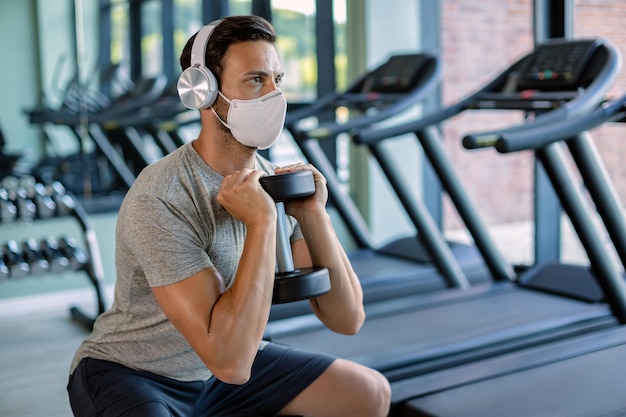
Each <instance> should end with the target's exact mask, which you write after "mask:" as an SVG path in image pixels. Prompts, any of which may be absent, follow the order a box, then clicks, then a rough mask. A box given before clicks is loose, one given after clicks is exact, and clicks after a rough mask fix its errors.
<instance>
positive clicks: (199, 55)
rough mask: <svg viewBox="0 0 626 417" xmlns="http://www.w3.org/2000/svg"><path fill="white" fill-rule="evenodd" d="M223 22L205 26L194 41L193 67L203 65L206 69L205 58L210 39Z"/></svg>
mask: <svg viewBox="0 0 626 417" xmlns="http://www.w3.org/2000/svg"><path fill="white" fill-rule="evenodd" d="M220 22H221V20H216V21H215V22H211V23H209V24H208V25H206V26H203V27H202V28H201V29H200V30H199V31H198V34H197V35H196V38H195V39H194V40H193V45H192V47H191V66H192V67H193V66H194V65H196V66H198V65H202V66H203V67H206V62H205V60H204V57H205V55H206V47H207V46H208V45H209V39H210V38H211V35H212V34H213V31H214V30H215V28H216V27H217V26H218V25H219V24H220Z"/></svg>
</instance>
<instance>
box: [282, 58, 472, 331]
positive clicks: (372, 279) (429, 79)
mask: <svg viewBox="0 0 626 417" xmlns="http://www.w3.org/2000/svg"><path fill="white" fill-rule="evenodd" d="M440 74H441V70H440V66H439V62H438V60H437V58H436V57H435V56H433V55H431V54H428V53H415V54H399V55H392V56H390V57H389V58H388V59H387V60H386V61H385V62H384V63H382V64H381V65H379V66H378V67H376V68H375V69H373V70H371V71H369V72H368V73H367V74H365V75H364V76H362V77H361V78H360V79H358V80H357V81H356V82H355V83H353V84H352V85H351V86H350V87H349V88H348V89H347V90H346V91H345V92H343V93H338V92H335V93H332V94H329V95H327V96H325V97H323V98H321V99H320V100H319V101H317V102H316V103H315V104H313V105H311V106H308V107H305V108H301V109H298V110H294V111H289V112H288V113H287V118H286V123H285V126H286V129H287V130H288V132H289V133H290V134H291V135H292V137H293V138H294V140H295V143H296V144H297V145H298V147H299V149H300V150H301V152H302V154H303V155H304V157H305V158H306V159H307V160H308V161H309V162H310V163H312V164H313V165H314V166H315V167H316V168H317V169H319V170H320V172H321V173H322V174H323V175H324V176H325V177H326V180H327V187H328V192H329V204H330V206H332V207H333V208H335V209H336V211H337V213H338V214H339V216H340V218H341V220H342V221H343V222H344V224H345V225H346V228H347V230H348V232H349V233H350V235H351V237H352V239H353V241H354V244H355V246H356V248H355V249H353V250H348V251H347V252H348V257H349V258H350V260H351V262H352V266H353V268H354V270H355V272H356V273H357V275H358V276H359V278H360V280H361V284H362V287H363V293H364V302H365V303H368V304H369V303H371V302H376V301H381V300H385V299H392V298H396V297H399V296H403V295H407V294H418V293H422V292H428V291H433V290H439V289H444V288H447V287H448V288H461V289H467V288H469V286H470V282H476V281H484V276H485V268H484V264H483V262H482V259H481V258H480V256H478V255H477V252H476V251H475V250H474V248H473V247H470V246H468V245H463V244H457V243H450V242H446V241H445V240H444V238H443V236H442V235H441V233H440V231H439V229H438V226H437V225H436V224H435V222H434V220H433V219H432V218H431V216H430V214H429V212H428V210H427V209H426V207H425V205H424V204H422V202H421V201H412V200H413V199H412V198H409V199H406V198H404V201H401V203H402V205H403V206H404V203H405V202H406V201H409V205H410V210H409V211H407V214H408V216H409V218H410V220H412V221H413V223H414V224H415V226H416V234H412V235H410V236H407V237H405V238H400V239H397V240H394V241H392V242H389V243H388V244H386V245H384V246H383V247H375V245H374V244H373V243H372V239H371V237H370V232H369V227H368V226H367V224H366V222H365V220H364V219H363V217H362V215H361V213H360V212H359V210H358V209H357V207H356V205H355V203H354V201H353V200H352V199H351V197H350V196H349V195H348V193H347V192H346V191H345V189H344V186H343V184H341V181H340V180H339V178H338V174H337V171H336V168H335V166H334V164H333V161H331V160H330V158H329V157H328V156H327V155H326V153H325V152H324V149H323V146H324V145H325V146H328V145H329V144H330V145H335V143H336V142H335V140H336V138H337V135H339V134H342V133H347V132H353V131H355V130H358V129H362V128H364V127H367V126H371V125H372V124H374V123H377V122H381V121H385V120H388V119H390V118H392V117H394V116H396V115H398V114H401V113H403V112H406V111H407V110H409V109H410V108H412V107H413V106H415V105H417V104H420V103H422V102H423V101H424V100H425V99H426V98H427V97H428V96H429V94H431V93H432V92H433V91H434V88H435V87H436V86H437V85H438V84H439V79H440ZM338 108H344V109H348V110H349V111H350V115H351V117H350V118H349V119H348V120H347V121H345V122H341V121H338V120H336V119H337V118H336V114H335V113H336V111H337V109H338ZM311 119H316V120H317V121H318V123H317V124H315V123H313V124H312V123H310V121H311ZM388 178H389V180H390V183H391V185H392V187H394V188H395V184H396V182H397V181H396V182H394V180H395V179H394V178H393V177H388ZM402 197H403V196H401V197H400V199H401V200H403V199H402ZM310 312H311V310H310V307H309V305H308V301H302V302H297V303H290V304H282V305H276V306H273V308H272V312H271V315H270V319H271V320H279V319H282V318H287V317H290V316H294V315H301V314H308V313H310Z"/></svg>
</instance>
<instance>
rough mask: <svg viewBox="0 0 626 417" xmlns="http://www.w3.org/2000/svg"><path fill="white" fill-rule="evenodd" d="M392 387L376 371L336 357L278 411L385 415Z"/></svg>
mask: <svg viewBox="0 0 626 417" xmlns="http://www.w3.org/2000/svg"><path fill="white" fill-rule="evenodd" d="M390 396H391V390H390V387H389V383H388V381H387V380H386V379H385V377H384V376H383V375H381V374H380V373H379V372H378V371H375V370H373V369H370V368H367V367H365V366H363V365H360V364H357V363H355V362H351V361H348V360H344V359H337V360H336V361H335V362H333V364H332V365H331V366H330V367H329V368H328V369H327V370H326V371H325V372H324V373H323V374H322V375H320V377H319V378H318V379H316V380H315V381H314V382H313V383H312V384H311V385H309V387H308V388H306V389H305V390H304V391H302V393H301V394H300V395H298V396H297V397H296V398H295V399H294V400H293V401H292V402H291V403H289V404H288V405H287V406H286V407H285V408H284V409H283V410H282V411H281V413H280V414H281V415H307V416H319V415H323V416H337V417H341V416H386V415H387V413H388V411H389V406H390V404H389V401H390Z"/></svg>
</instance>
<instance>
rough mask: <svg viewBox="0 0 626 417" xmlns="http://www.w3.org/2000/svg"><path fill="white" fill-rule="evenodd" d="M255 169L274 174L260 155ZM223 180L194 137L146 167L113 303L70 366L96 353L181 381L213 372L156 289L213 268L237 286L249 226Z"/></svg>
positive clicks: (129, 206) (128, 211)
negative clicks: (231, 206)
mask: <svg viewBox="0 0 626 417" xmlns="http://www.w3.org/2000/svg"><path fill="white" fill-rule="evenodd" d="M256 168H257V169H261V170H263V171H265V172H267V173H269V174H272V173H273V172H274V166H273V165H272V164H271V163H270V162H269V161H267V160H266V159H263V158H261V157H260V156H259V157H257V159H256ZM223 179H224V178H223V177H222V176H221V175H220V174H218V173H217V172H215V171H214V170H212V169H211V168H210V167H209V166H208V165H207V164H206V163H205V162H204V160H203V159H202V158H201V157H200V155H199V154H198V153H197V152H196V151H195V149H194V148H193V147H192V146H191V143H188V144H186V145H183V146H182V147H181V148H179V149H177V150H176V151H174V152H172V153H171V154H169V155H167V156H165V157H164V158H162V159H161V160H160V161H158V162H156V163H154V164H152V165H151V166H149V167H147V168H145V169H144V170H143V171H142V172H141V174H140V175H139V176H138V178H137V180H136V181H135V183H134V184H133V186H132V187H131V189H130V190H129V191H128V193H127V195H126V197H125V199H124V202H123V203H122V206H121V207H120V211H119V215H118V220H117V229H116V247H115V264H116V270H117V278H116V282H115V292H114V294H115V295H114V300H113V305H112V306H111V308H110V309H109V310H108V311H106V312H105V313H103V314H101V315H100V316H99V317H98V319H97V320H96V323H95V325H94V330H93V332H92V334H91V335H90V336H89V337H88V338H87V339H86V340H85V341H84V342H83V343H82V345H81V346H80V348H79V349H78V351H77V352H76V355H75V356H74V359H73V361H72V364H71V368H70V372H73V371H74V369H75V368H76V366H77V365H78V362H80V360H81V359H83V358H85V357H90V358H94V359H102V360H108V361H112V362H117V363H120V364H122V365H125V366H127V367H129V368H132V369H138V370H144V371H149V372H152V373H155V374H159V375H163V376H167V377H170V378H174V379H177V380H181V381H196V380H206V379H209V378H210V377H211V372H210V371H209V370H208V369H207V368H206V366H205V365H204V363H203V362H202V361H201V360H200V358H199V357H198V356H197V355H196V353H195V352H194V351H193V349H192V348H191V346H190V345H189V344H188V343H187V341H186V340H185V339H184V338H183V336H182V335H181V334H180V333H179V332H178V331H177V330H176V328H175V327H174V326H173V325H172V323H171V322H170V321H169V320H168V319H167V317H166V316H165V314H164V313H163V311H162V310H161V308H160V307H159V305H158V303H157V301H156V299H155V298H154V295H153V293H152V291H151V289H150V287H155V286H163V285H169V284H173V283H176V282H179V281H181V280H184V279H185V278H188V277H190V276H191V275H193V274H195V273H197V272H199V271H201V270H203V269H205V268H208V267H210V266H214V267H215V268H216V269H217V270H218V271H219V272H220V274H221V275H222V277H223V279H224V282H223V283H220V286H221V288H222V289H223V290H226V289H228V288H230V286H231V285H232V283H233V280H234V278H235V275H236V272H237V265H238V262H239V258H240V257H241V253H242V250H243V244H244V240H245V238H246V228H245V225H244V224H243V223H241V222H239V221H237V220H235V219H233V218H232V217H231V216H230V215H229V214H228V212H227V211H226V210H225V209H224V208H223V207H222V206H221V205H220V204H219V203H218V202H217V199H216V197H217V193H218V191H219V188H220V186H221V184H222V181H223ZM288 223H289V230H290V232H291V240H292V241H295V240H297V239H301V238H302V233H301V231H300V229H299V227H298V226H297V223H296V222H295V220H294V219H293V218H289V222H288Z"/></svg>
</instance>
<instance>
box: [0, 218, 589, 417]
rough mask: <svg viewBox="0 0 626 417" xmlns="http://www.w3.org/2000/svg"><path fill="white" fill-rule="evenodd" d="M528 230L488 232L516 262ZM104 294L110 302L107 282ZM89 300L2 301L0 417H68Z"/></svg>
mask: <svg viewBox="0 0 626 417" xmlns="http://www.w3.org/2000/svg"><path fill="white" fill-rule="evenodd" d="M530 232H531V228H530V226H529V225H527V224H520V225H507V226H505V227H500V228H496V229H494V230H493V231H492V233H493V237H494V239H496V241H497V242H498V244H499V245H500V247H502V248H503V250H505V251H506V253H507V254H511V256H510V258H511V260H512V261H514V262H515V261H527V260H528V257H529V256H531V251H532V248H531V233H530ZM459 236H461V235H458V234H457V236H453V237H459ZM563 243H564V256H563V257H564V260H567V261H570V262H576V261H578V262H581V260H584V256H583V255H582V254H581V252H580V248H579V246H578V244H577V243H576V239H575V238H573V237H572V236H571V231H570V229H569V228H568V227H565V228H564V240H563ZM111 250H112V248H110V247H106V246H104V247H101V251H102V258H103V260H104V259H106V260H107V261H108V260H109V259H113V258H112V257H111V256H112V254H111V253H110V251H111ZM512 258H514V259H512ZM0 288H1V287H0ZM105 295H106V300H107V301H108V302H110V300H111V299H112V287H111V286H110V285H109V286H108V287H107V288H106V291H105ZM93 298H94V297H93V291H91V290H90V289H88V288H87V289H73V290H65V291H60V292H53V293H48V294H43V295H42V294H40V295H29V296H22V297H13V298H7V299H4V300H0V416H3V417H41V416H46V417H71V415H72V414H71V411H70V408H69V403H68V400H67V394H66V391H65V384H66V382H67V372H68V365H69V362H70V360H71V358H72V355H73V354H74V351H75V350H76V348H77V347H78V345H79V344H80V343H81V341H82V340H83V339H84V338H85V337H86V336H87V334H88V332H87V331H86V330H85V329H83V328H82V327H80V326H79V325H78V324H76V323H75V322H73V321H72V320H71V319H70V315H69V307H70V306H73V305H78V306H80V307H81V308H83V310H85V311H86V312H88V313H91V312H92V311H93V310H94V308H95V307H94V303H93Z"/></svg>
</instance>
